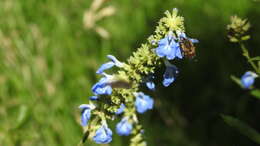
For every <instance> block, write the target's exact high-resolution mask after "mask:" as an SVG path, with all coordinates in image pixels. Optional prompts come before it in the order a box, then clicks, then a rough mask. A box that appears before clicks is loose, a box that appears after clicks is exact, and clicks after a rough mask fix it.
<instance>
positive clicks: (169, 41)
mask: <svg viewBox="0 0 260 146" xmlns="http://www.w3.org/2000/svg"><path fill="white" fill-rule="evenodd" d="M175 39H176V38H175V37H173V35H172V34H169V35H167V36H166V37H165V38H163V39H161V40H160V41H159V42H158V47H157V48H156V49H155V52H156V54H157V55H158V56H159V57H164V56H165V57H166V58H167V59H168V60H173V59H174V58H175V57H177V58H180V59H182V58H183V56H182V53H181V48H180V45H179V43H178V42H176V41H175Z"/></svg>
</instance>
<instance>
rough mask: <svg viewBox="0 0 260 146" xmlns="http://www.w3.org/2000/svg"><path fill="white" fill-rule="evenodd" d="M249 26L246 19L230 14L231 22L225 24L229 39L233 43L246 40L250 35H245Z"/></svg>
mask: <svg viewBox="0 0 260 146" xmlns="http://www.w3.org/2000/svg"><path fill="white" fill-rule="evenodd" d="M249 28H250V23H249V22H248V21H247V19H241V18H239V17H237V16H232V17H231V23H230V24H229V25H227V30H228V38H229V40H230V41H231V42H234V43H236V42H241V41H246V40H248V39H249V38H250V36H249V35H247V32H248V30H249Z"/></svg>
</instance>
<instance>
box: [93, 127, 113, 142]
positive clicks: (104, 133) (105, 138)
mask: <svg viewBox="0 0 260 146" xmlns="http://www.w3.org/2000/svg"><path fill="white" fill-rule="evenodd" d="M112 134H113V133H112V131H111V129H109V128H108V127H107V125H106V124H105V125H102V126H101V127H100V128H99V129H98V130H97V131H96V133H95V135H94V136H93V140H94V141H95V142H96V143H98V144H106V143H110V142H111V141H112Z"/></svg>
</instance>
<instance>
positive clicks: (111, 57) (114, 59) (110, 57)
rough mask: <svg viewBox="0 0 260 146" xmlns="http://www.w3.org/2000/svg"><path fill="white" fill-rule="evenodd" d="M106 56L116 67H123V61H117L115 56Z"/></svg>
mask: <svg viewBox="0 0 260 146" xmlns="http://www.w3.org/2000/svg"><path fill="white" fill-rule="evenodd" d="M107 58H109V59H110V60H111V61H112V62H113V63H114V64H115V65H116V66H117V67H123V63H122V62H120V61H118V60H117V59H116V57H115V56H113V55H107Z"/></svg>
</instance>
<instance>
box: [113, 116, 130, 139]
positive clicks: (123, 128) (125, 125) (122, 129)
mask: <svg viewBox="0 0 260 146" xmlns="http://www.w3.org/2000/svg"><path fill="white" fill-rule="evenodd" d="M132 129H133V125H132V124H131V123H129V122H128V118H124V119H122V120H121V121H120V122H119V123H118V124H117V125H116V132H117V134H118V135H120V136H122V135H124V136H128V135H130V134H131V132H132Z"/></svg>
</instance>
